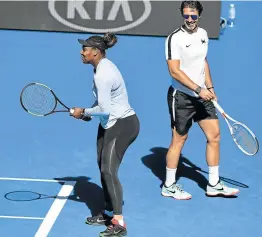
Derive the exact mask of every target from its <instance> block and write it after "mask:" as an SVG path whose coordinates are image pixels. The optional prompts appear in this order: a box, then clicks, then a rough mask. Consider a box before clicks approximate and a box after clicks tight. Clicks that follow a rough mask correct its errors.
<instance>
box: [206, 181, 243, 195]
mask: <svg viewBox="0 0 262 237" xmlns="http://www.w3.org/2000/svg"><path fill="white" fill-rule="evenodd" d="M238 193H239V189H237V188H230V187H228V186H226V185H225V184H224V183H223V182H222V181H220V180H219V181H218V183H217V184H216V185H215V186H212V185H211V184H209V183H208V184H207V189H206V194H207V195H208V196H217V195H224V196H234V195H236V194H238Z"/></svg>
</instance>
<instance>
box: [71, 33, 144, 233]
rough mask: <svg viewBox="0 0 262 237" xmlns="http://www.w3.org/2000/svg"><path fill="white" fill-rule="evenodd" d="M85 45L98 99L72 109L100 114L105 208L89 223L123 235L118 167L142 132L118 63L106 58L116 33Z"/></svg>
mask: <svg viewBox="0 0 262 237" xmlns="http://www.w3.org/2000/svg"><path fill="white" fill-rule="evenodd" d="M78 41H79V43H80V44H81V45H82V51H81V55H82V60H83V63H85V64H91V65H92V66H93V67H94V81H93V93H94V96H95V98H96V101H95V104H94V105H93V106H92V107H91V108H73V109H74V113H73V114H72V116H73V117H74V118H76V119H86V118H90V117H92V116H93V115H97V114H99V113H102V114H105V115H106V116H100V124H99V128H98V135H97V152H98V153H97V158H98V166H99V169H100V172H101V183H102V187H103V191H104V197H105V207H104V210H102V211H101V213H100V214H98V215H97V216H93V217H88V218H87V220H86V223H87V224H90V225H101V224H105V225H107V226H108V227H107V229H106V230H105V231H103V232H101V233H100V236H124V235H126V233H127V230H126V224H125V222H124V219H123V215H122V204H123V191H122V186H121V184H120V181H119V179H118V169H119V166H120V163H121V161H122V159H123V156H124V153H125V151H126V150H127V148H128V147H129V145H130V144H131V143H132V142H134V140H135V139H136V138H137V136H138V134H139V129H140V124H139V120H138V118H137V116H136V113H135V111H134V110H133V108H132V107H131V106H130V104H129V101H128V94H127V90H126V86H125V82H124V80H123V78H122V75H121V73H120V71H119V70H118V68H117V67H116V65H115V64H114V63H113V62H111V61H110V60H108V59H107V58H106V50H107V49H108V48H111V47H113V46H114V45H115V43H116V42H117V37H116V36H115V35H114V34H111V33H107V34H105V35H104V36H103V37H101V36H91V37H90V38H88V39H87V40H78Z"/></svg>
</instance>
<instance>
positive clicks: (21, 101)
mask: <svg viewBox="0 0 262 237" xmlns="http://www.w3.org/2000/svg"><path fill="white" fill-rule="evenodd" d="M32 85H39V86H43V87H45V88H47V89H48V90H49V91H50V92H51V93H52V95H53V96H54V98H55V106H54V108H53V110H52V111H51V112H49V113H47V114H35V113H32V112H31V111H29V110H28V109H26V108H25V106H24V105H23V100H22V95H23V92H24V90H25V89H26V88H27V87H29V86H32ZM57 102H59V103H60V104H61V105H62V106H64V107H65V108H66V110H55V109H56V107H57ZM20 103H21V106H22V107H23V109H24V110H25V111H26V112H28V113H29V114H31V115H34V116H39V117H43V116H47V115H50V114H53V113H57V112H58V113H59V112H70V109H69V108H68V107H67V106H66V105H65V104H64V103H63V102H62V101H61V100H59V99H58V97H57V96H56V94H55V93H54V91H53V90H52V89H51V88H49V87H48V86H46V85H44V84H42V83H39V82H32V83H29V84H28V85H26V86H25V87H24V88H23V90H22V91H21V94H20Z"/></svg>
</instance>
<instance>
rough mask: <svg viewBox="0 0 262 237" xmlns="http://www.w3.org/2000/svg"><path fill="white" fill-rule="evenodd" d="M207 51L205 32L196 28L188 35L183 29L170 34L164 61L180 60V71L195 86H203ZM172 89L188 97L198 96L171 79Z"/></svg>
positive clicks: (166, 43)
mask: <svg viewBox="0 0 262 237" xmlns="http://www.w3.org/2000/svg"><path fill="white" fill-rule="evenodd" d="M207 51H208V35H207V32H206V31H205V30H204V29H203V28H200V27H198V29H197V31H196V32H194V33H191V34H190V33H188V32H187V31H186V30H185V29H184V28H183V27H181V28H179V29H177V30H175V31H174V32H172V33H171V34H170V35H169V36H168V37H167V39H166V42H165V54H166V60H180V69H181V70H182V71H183V72H184V73H185V74H186V75H187V76H188V77H189V78H190V79H191V80H192V81H193V82H195V83H196V84H198V85H199V86H201V87H202V88H206V86H205V58H206V56H207ZM172 86H173V87H174V89H176V90H179V91H182V92H184V93H186V94H188V95H191V96H196V97H198V95H197V94H196V93H195V92H193V91H191V90H190V89H188V88H187V87H185V86H183V85H182V84H181V83H179V82H178V81H176V80H174V79H173V78H172Z"/></svg>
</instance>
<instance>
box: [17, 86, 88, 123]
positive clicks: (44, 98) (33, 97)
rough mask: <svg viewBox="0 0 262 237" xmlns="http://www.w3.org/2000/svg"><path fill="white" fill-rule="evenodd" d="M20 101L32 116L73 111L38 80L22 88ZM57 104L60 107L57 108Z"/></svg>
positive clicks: (71, 112) (86, 119) (85, 118)
mask: <svg viewBox="0 0 262 237" xmlns="http://www.w3.org/2000/svg"><path fill="white" fill-rule="evenodd" d="M20 103H21V105H22V107H23V108H24V110H25V111H26V112H28V113H29V114H31V115H34V116H47V115H50V114H54V113H58V112H67V113H70V114H73V113H74V109H70V108H68V107H67V106H66V105H65V104H64V103H63V102H61V100H59V99H58V97H57V96H56V95H55V93H54V92H53V90H52V89H50V88H49V87H48V86H46V85H44V84H41V83H38V82H33V83H30V84H28V85H26V86H25V87H24V88H23V90H22V92H21V94H20ZM58 105H60V106H62V108H61V109H58ZM83 120H85V121H90V120H91V117H84V118H83Z"/></svg>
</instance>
